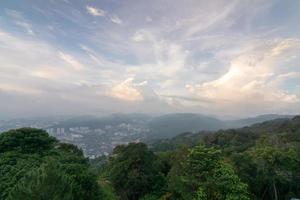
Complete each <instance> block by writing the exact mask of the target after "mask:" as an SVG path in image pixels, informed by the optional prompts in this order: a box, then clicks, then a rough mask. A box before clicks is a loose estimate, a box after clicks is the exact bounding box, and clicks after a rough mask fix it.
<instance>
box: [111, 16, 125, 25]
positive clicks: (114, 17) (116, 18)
mask: <svg viewBox="0 0 300 200" xmlns="http://www.w3.org/2000/svg"><path fill="white" fill-rule="evenodd" d="M110 20H111V21H112V22H113V23H115V24H122V23H123V21H122V20H121V19H120V17H119V16H118V15H115V14H114V15H111V16H110Z"/></svg>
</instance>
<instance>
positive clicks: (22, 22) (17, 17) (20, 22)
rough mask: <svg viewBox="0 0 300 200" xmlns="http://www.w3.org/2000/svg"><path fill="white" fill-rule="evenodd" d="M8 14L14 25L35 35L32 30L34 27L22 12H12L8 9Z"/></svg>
mask: <svg viewBox="0 0 300 200" xmlns="http://www.w3.org/2000/svg"><path fill="white" fill-rule="evenodd" d="M6 13H7V15H8V16H10V17H11V18H12V19H13V21H14V23H15V24H16V25H17V26H19V27H21V28H23V29H24V30H25V31H26V32H27V33H28V34H29V35H35V32H34V31H33V29H32V25H31V24H30V23H29V21H28V20H27V19H25V17H24V16H23V15H22V13H21V12H18V11H16V10H10V9H6Z"/></svg>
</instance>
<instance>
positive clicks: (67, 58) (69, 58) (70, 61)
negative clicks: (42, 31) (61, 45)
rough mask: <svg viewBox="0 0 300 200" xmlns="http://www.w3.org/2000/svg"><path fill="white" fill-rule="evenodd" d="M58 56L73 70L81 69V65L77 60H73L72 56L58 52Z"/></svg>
mask: <svg viewBox="0 0 300 200" xmlns="http://www.w3.org/2000/svg"><path fill="white" fill-rule="evenodd" d="M58 55H59V57H60V58H61V59H62V60H64V61H65V62H66V63H68V64H70V65H71V66H72V67H73V68H74V69H75V70H81V69H83V66H82V64H81V63H80V62H79V61H78V60H77V59H75V58H74V57H73V56H71V55H69V54H66V53H63V52H58Z"/></svg>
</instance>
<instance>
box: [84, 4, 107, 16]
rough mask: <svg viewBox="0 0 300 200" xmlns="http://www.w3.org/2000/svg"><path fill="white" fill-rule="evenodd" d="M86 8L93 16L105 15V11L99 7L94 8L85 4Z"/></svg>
mask: <svg viewBox="0 0 300 200" xmlns="http://www.w3.org/2000/svg"><path fill="white" fill-rule="evenodd" d="M86 10H87V12H88V13H89V14H91V15H93V16H101V17H103V16H105V15H106V11H104V10H102V9H100V8H96V7H93V6H86Z"/></svg>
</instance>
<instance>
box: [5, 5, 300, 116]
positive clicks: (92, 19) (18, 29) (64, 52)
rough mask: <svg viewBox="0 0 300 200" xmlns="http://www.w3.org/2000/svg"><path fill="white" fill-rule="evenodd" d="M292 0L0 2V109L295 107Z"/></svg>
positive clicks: (298, 61)
mask: <svg viewBox="0 0 300 200" xmlns="http://www.w3.org/2000/svg"><path fill="white" fill-rule="evenodd" d="M299 10H300V1H299V0H284V1H282V0H243V1H240V0H231V1H227V0H211V1H207V0H185V1H182V0H151V1H147V0H26V1H20V0H1V1H0V118H3V119H8V118H16V117H33V116H51V115H73V114H76V115H81V114H109V113H133V112H141V113H151V114H160V113H173V112H193V113H202V114H210V115H215V116H236V117H240V116H254V115H259V114H266V113H278V114H298V113H300V12H299Z"/></svg>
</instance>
